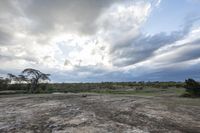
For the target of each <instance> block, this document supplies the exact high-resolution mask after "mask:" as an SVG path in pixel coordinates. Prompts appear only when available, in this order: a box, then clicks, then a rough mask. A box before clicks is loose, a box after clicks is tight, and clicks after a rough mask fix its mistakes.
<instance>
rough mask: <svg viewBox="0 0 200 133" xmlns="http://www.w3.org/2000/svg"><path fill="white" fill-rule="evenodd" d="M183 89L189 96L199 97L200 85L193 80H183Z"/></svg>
mask: <svg viewBox="0 0 200 133" xmlns="http://www.w3.org/2000/svg"><path fill="white" fill-rule="evenodd" d="M185 88H186V92H187V93H188V94H189V96H200V84H199V83H198V82H196V81H195V80H194V79H187V80H185Z"/></svg>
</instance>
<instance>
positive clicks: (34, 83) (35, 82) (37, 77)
mask: <svg viewBox="0 0 200 133" xmlns="http://www.w3.org/2000/svg"><path fill="white" fill-rule="evenodd" d="M22 74H23V75H24V76H25V77H26V79H28V80H29V81H30V92H31V93H36V92H38V87H39V83H41V82H44V81H50V78H49V76H50V74H45V73H42V72H40V71H39V70H36V69H32V68H27V69H25V70H23V71H22Z"/></svg>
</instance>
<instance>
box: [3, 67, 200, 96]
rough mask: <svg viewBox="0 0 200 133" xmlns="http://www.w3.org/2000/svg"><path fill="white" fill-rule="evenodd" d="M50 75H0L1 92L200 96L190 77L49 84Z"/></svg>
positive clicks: (29, 72) (199, 88)
mask: <svg viewBox="0 0 200 133" xmlns="http://www.w3.org/2000/svg"><path fill="white" fill-rule="evenodd" d="M49 76H50V74H44V73H42V72H40V71H39V70H35V69H31V68H28V69H25V70H23V71H22V73H21V74H20V75H18V76H15V75H13V74H8V76H7V78H0V91H9V90H12V91H14V92H15V93H53V92H62V93H68V92H72V93H79V92H95V93H112V94H135V93H136V92H137V93H140V92H141V93H156V92H158V89H157V88H159V91H162V92H164V93H165V92H166V93H167V91H169V90H170V88H173V90H174V91H177V92H182V90H181V91H180V89H179V90H176V88H181V89H183V88H185V89H186V91H185V93H184V96H190V97H199V96H200V84H199V83H198V82H197V81H195V80H193V79H188V80H186V81H185V82H174V81H170V82H159V81H155V82H150V81H149V82H144V81H140V82H101V83H48V82H47V81H49V80H50V78H49Z"/></svg>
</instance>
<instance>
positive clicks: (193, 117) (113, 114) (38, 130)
mask: <svg viewBox="0 0 200 133" xmlns="http://www.w3.org/2000/svg"><path fill="white" fill-rule="evenodd" d="M4 132H5V133H148V132H152V133H161V132H162V133H163V132H166V133H168V132H172V133H181V132H184V133H198V132H200V99H187V98H178V97H173V96H168V97H150V96H127V95H126V96H125V95H100V94H88V95H87V97H84V96H83V94H46V95H22V96H20V95H12V96H11V95H10V96H0V133H4Z"/></svg>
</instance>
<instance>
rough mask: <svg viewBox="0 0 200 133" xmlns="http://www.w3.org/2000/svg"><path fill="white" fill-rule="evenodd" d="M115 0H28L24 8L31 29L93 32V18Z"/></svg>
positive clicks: (94, 27)
mask: <svg viewBox="0 0 200 133" xmlns="http://www.w3.org/2000/svg"><path fill="white" fill-rule="evenodd" d="M113 2H116V1H115V0H56V1H55V0H42V1H41V0H30V1H29V3H28V4H27V6H26V7H25V8H24V13H25V14H26V17H28V18H29V19H31V20H32V21H33V22H32V23H33V25H32V26H33V28H32V31H33V32H36V33H43V32H49V31H51V30H55V29H58V28H61V29H62V28H64V30H65V31H75V32H82V33H94V32H95V30H96V25H95V20H96V18H98V16H99V15H100V14H101V12H102V11H103V10H104V9H105V8H106V7H108V6H109V5H110V4H111V3H113Z"/></svg>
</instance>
